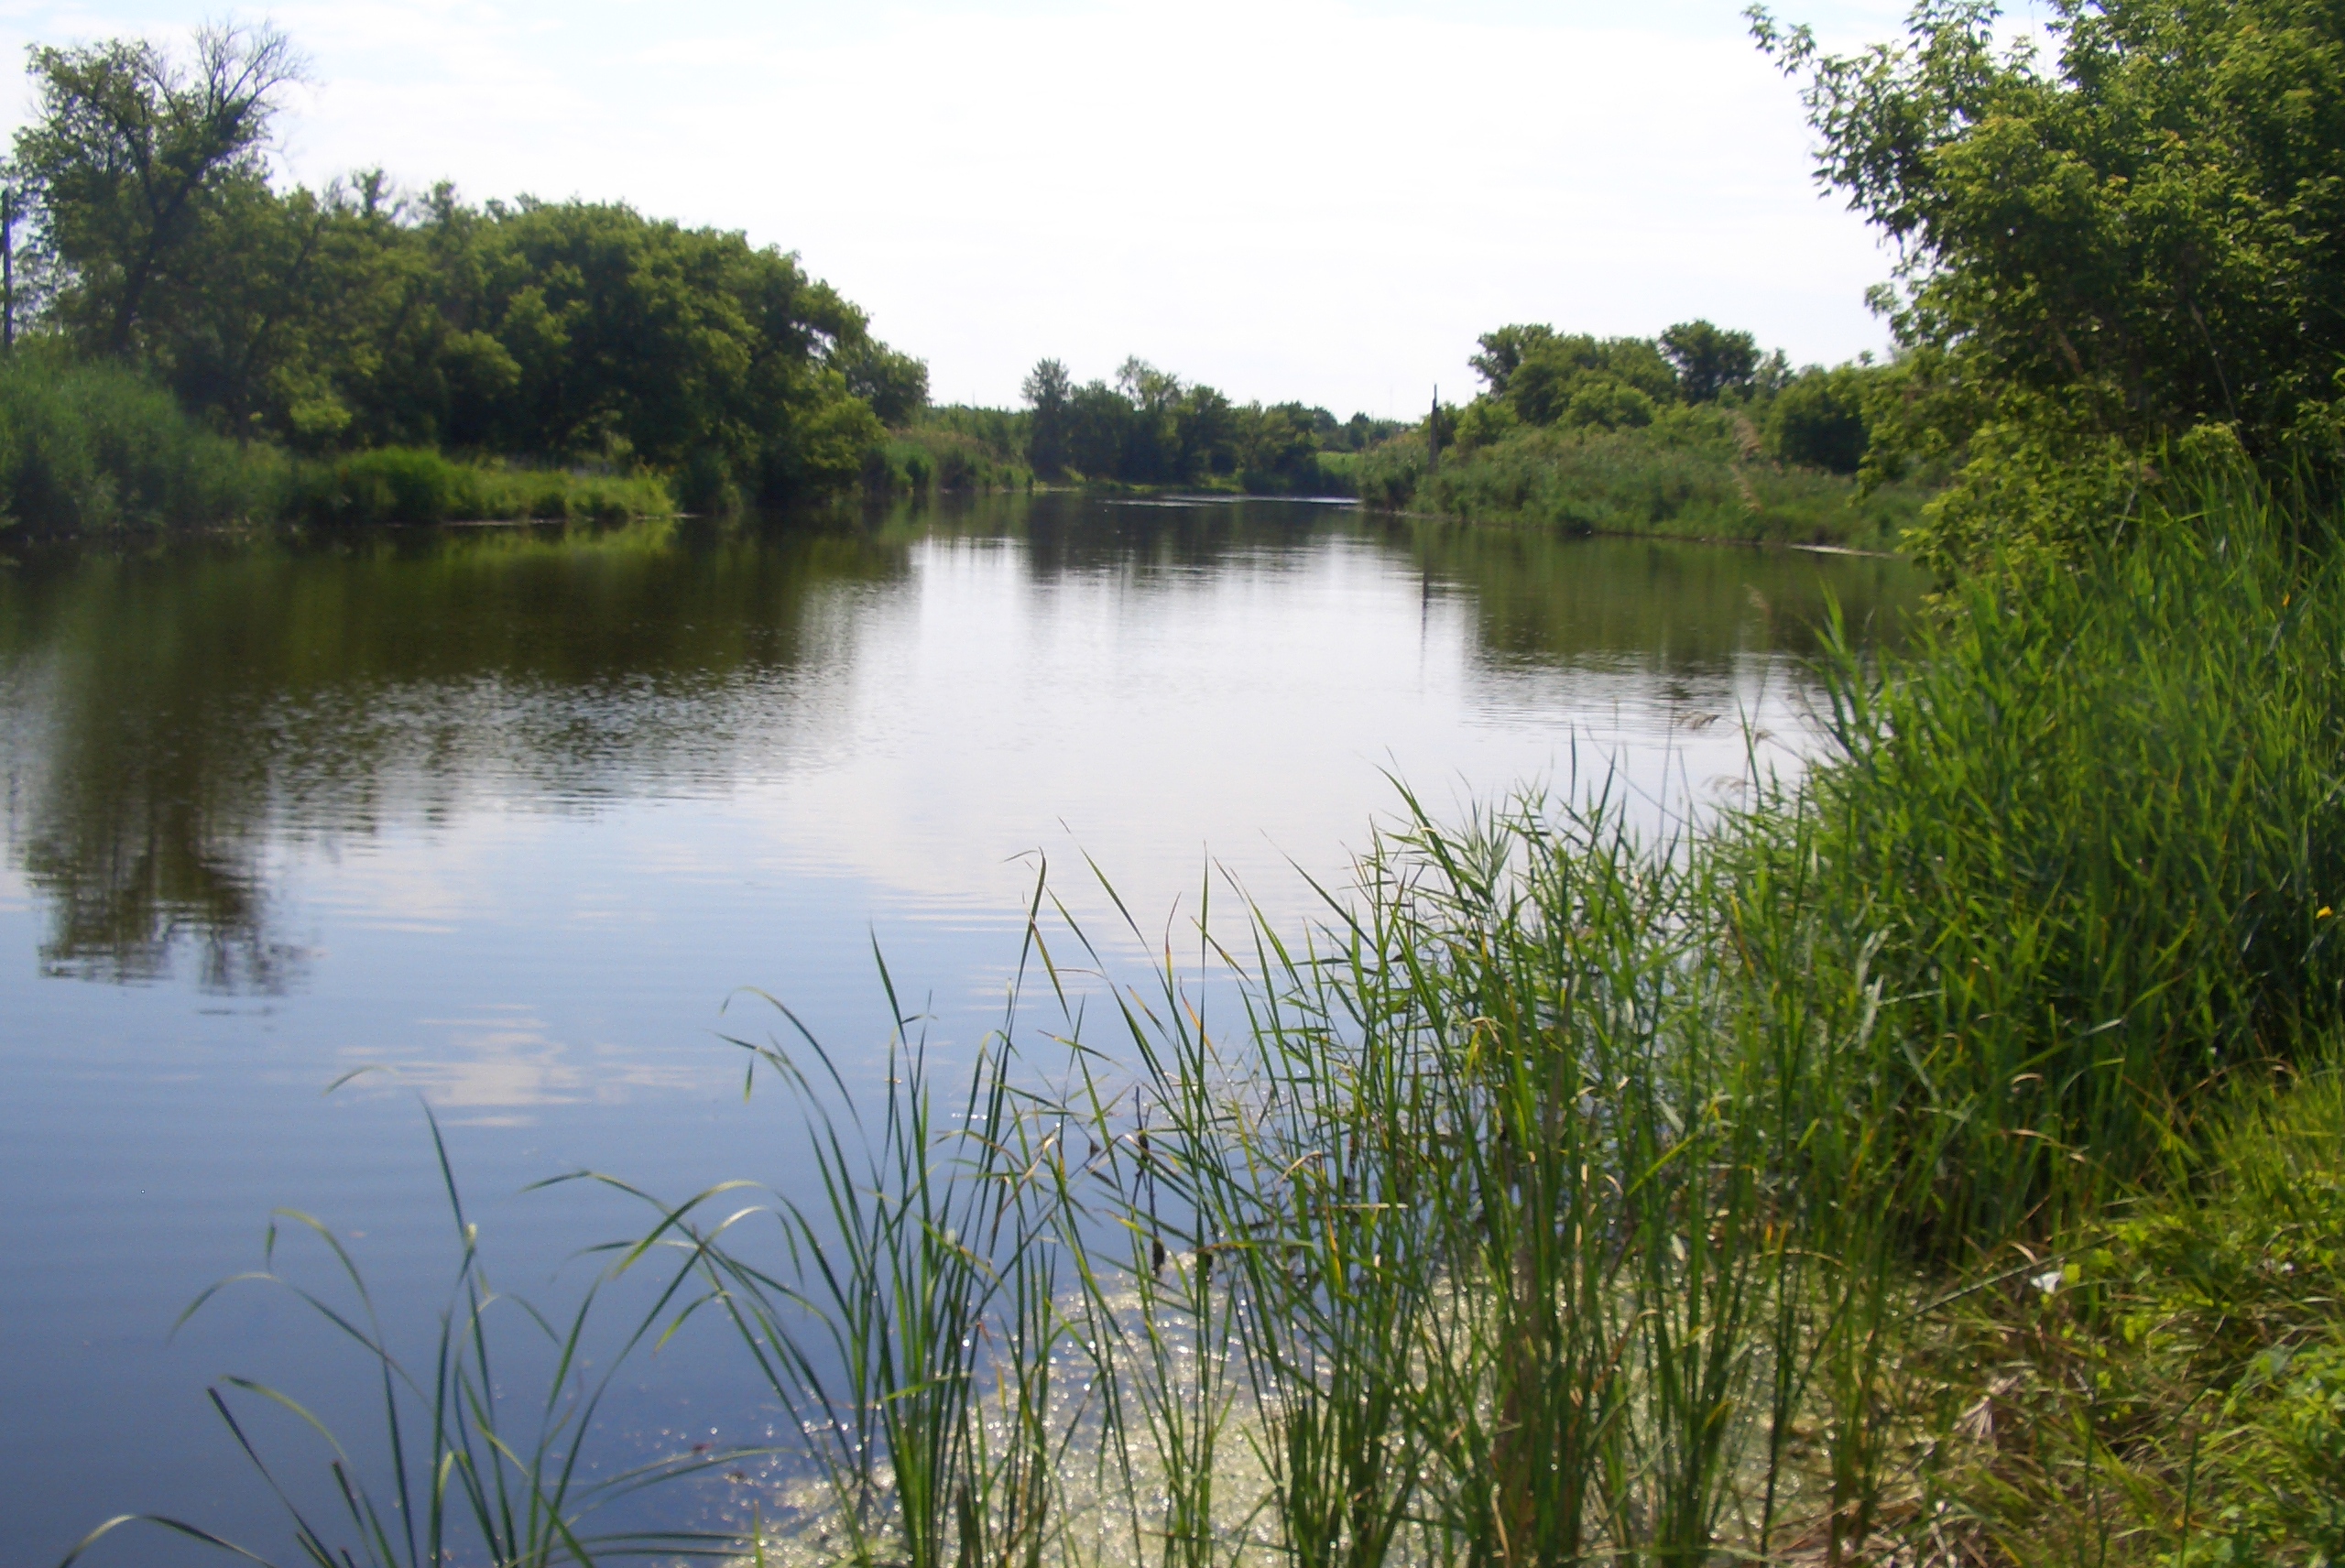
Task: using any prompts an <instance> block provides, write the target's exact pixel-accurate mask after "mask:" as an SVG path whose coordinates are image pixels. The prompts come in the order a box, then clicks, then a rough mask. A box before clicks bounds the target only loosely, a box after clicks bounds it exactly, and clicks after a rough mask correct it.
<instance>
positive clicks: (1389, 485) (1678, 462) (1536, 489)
mask: <svg viewBox="0 0 2345 1568" xmlns="http://www.w3.org/2000/svg"><path fill="white" fill-rule="evenodd" d="M1355 485H1356V489H1357V493H1358V495H1360V496H1361V497H1362V498H1363V499H1365V500H1366V501H1368V503H1369V505H1371V506H1383V507H1389V508H1392V509H1395V510H1403V511H1420V512H1430V513H1434V514H1437V515H1440V516H1443V517H1456V518H1461V519H1464V520H1467V521H1472V522H1488V523H1498V524H1502V525H1508V526H1522V527H1536V528H1553V529H1556V530H1560V531H1563V532H1565V533H1583V534H1585V533H1607V534H1645V535H1652V536H1655V537H1660V538H1669V539H1740V540H1750V541H1764V542H1773V543H1785V544H1789V543H1800V544H1829V545H1838V546H1843V547H1847V548H1853V549H1862V550H1894V549H1896V548H1897V545H1898V542H1899V539H1900V537H1901V535H1902V534H1903V531H1904V530H1905V529H1906V528H1910V527H1912V526H1913V525H1914V523H1915V522H1917V521H1918V520H1919V518H1920V516H1921V504H1922V501H1923V499H1924V498H1925V495H1926V492H1925V490H1924V489H1922V488H1921V487H1920V486H1917V485H1887V486H1883V487H1881V488H1880V489H1878V490H1876V491H1874V492H1872V493H1871V494H1870V495H1865V494H1860V491H1859V486H1858V484H1857V481H1856V480H1855V479H1854V478H1852V477H1849V476H1845V475H1841V474H1829V473H1827V472H1825V471H1823V470H1821V469H1815V468H1803V467H1799V466H1796V465H1787V464H1784V463H1778V462H1775V461H1772V460H1771V459H1770V458H1768V457H1766V456H1765V455H1763V453H1762V452H1761V451H1760V450H1759V442H1758V441H1757V437H1756V434H1755V432H1753V431H1751V430H1748V429H1744V430H1738V428H1737V426H1736V423H1735V419H1734V416H1733V414H1732V413H1731V412H1730V411H1727V410H1721V409H1718V408H1711V407H1704V408H1671V409H1667V410H1664V411H1663V415H1662V416H1661V417H1660V418H1659V419H1656V420H1655V421H1654V422H1653V423H1652V424H1651V425H1646V426H1641V427H1638V428H1635V429H1628V430H1602V429H1597V428H1587V429H1580V430H1573V429H1567V428H1565V427H1562V426H1554V427H1547V428H1526V429H1520V430H1509V431H1507V432H1506V433H1505V434H1503V435H1501V436H1500V437H1499V438H1498V439H1497V440H1495V441H1489V442H1488V443H1486V444H1480V445H1461V446H1458V447H1455V448H1452V449H1451V450H1450V451H1447V452H1444V453H1443V454H1442V458H1441V461H1440V462H1439V463H1438V464H1436V465H1434V466H1432V467H1430V468H1429V467H1428V464H1427V452H1426V446H1425V441H1424V437H1423V432H1417V433H1415V434H1413V435H1412V436H1407V437H1403V438H1402V439H1400V440H1398V441H1391V442H1388V443H1387V444H1385V445H1383V446H1381V447H1378V448H1376V449H1374V450H1372V451H1370V452H1366V453H1364V454H1362V455H1361V457H1360V458H1359V460H1358V465H1357V470H1356V475H1355Z"/></svg>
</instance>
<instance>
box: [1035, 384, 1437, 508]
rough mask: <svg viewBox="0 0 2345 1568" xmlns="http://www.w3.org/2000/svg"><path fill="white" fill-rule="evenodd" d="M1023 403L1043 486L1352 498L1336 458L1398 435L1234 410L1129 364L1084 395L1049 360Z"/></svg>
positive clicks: (1325, 415) (1298, 414) (1323, 414)
mask: <svg viewBox="0 0 2345 1568" xmlns="http://www.w3.org/2000/svg"><path fill="white" fill-rule="evenodd" d="M1025 394H1026V400H1027V402H1028V404H1029V405H1031V408H1030V411H1028V412H1027V413H1025V414H1024V415H1022V416H1019V417H1020V418H1022V420H1023V431H1024V434H1025V438H1026V442H1027V445H1026V451H1027V454H1028V456H1029V458H1030V460H1031V463H1032V465H1033V470H1034V473H1035V474H1037V475H1039V476H1041V477H1042V478H1045V479H1053V478H1063V477H1068V476H1074V477H1077V478H1083V479H1089V480H1093V481H1101V482H1106V483H1109V484H1118V485H1184V486H1197V485H1216V486H1220V487H1225V488H1227V487H1232V486H1235V487H1237V488H1240V489H1244V490H1247V491H1249V492H1251V493H1254V494H1257V495H1346V494H1349V493H1350V486H1351V484H1352V477H1353V473H1354V470H1355V469H1356V467H1357V466H1358V465H1357V464H1356V463H1350V462H1344V461H1339V460H1333V459H1332V456H1331V454H1336V453H1343V454H1347V455H1348V454H1351V453H1357V452H1363V451H1365V450H1366V449H1367V448H1369V447H1370V446H1373V445H1374V444H1375V443H1376V442H1378V441H1382V440H1384V439H1386V438H1387V437H1389V436H1390V435H1391V434H1392V433H1393V432H1394V431H1395V430H1398V429H1400V427H1399V426H1398V425H1397V424H1395V423H1393V422H1392V421H1391V420H1378V419H1370V418H1369V416H1367V415H1366V414H1354V415H1353V416H1352V417H1351V419H1349V420H1348V421H1346V422H1338V421H1337V420H1336V417H1335V416H1334V415H1333V414H1331V413H1329V412H1328V411H1327V410H1326V409H1325V408H1312V407H1309V406H1307V405H1305V404H1302V403H1274V404H1269V405H1264V404H1260V403H1247V404H1235V403H1232V402H1231V401H1230V400H1229V399H1228V397H1226V396H1225V395H1223V394H1222V393H1221V392H1220V391H1219V390H1217V389H1216V388H1214V387H1207V386H1204V385H1202V384H1195V383H1190V382H1184V381H1183V380H1182V379H1181V378H1180V377H1178V376H1173V375H1171V374H1169V373H1167V372H1165V371H1162V370H1159V369H1158V368H1156V366H1154V365H1150V364H1149V363H1148V362H1147V361H1145V360H1141V359H1130V360H1127V361H1125V363H1124V365H1123V367H1122V369H1121V370H1119V371H1118V373H1117V379H1116V383H1115V385H1113V386H1109V385H1108V384H1107V382H1104V381H1092V382H1088V383H1086V384H1085V385H1083V386H1080V387H1078V386H1076V385H1075V384H1074V380H1073V378H1072V377H1071V376H1068V374H1067V371H1066V367H1065V366H1064V365H1062V364H1060V363H1059V362H1058V361H1057V360H1054V359H1046V360H1043V361H1042V362H1040V363H1039V364H1037V365H1035V367H1034V369H1033V372H1032V373H1031V375H1029V376H1027V378H1026V385H1025ZM1005 417H1007V416H1005Z"/></svg>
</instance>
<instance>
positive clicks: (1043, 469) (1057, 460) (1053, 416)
mask: <svg viewBox="0 0 2345 1568" xmlns="http://www.w3.org/2000/svg"><path fill="white" fill-rule="evenodd" d="M1020 390H1021V391H1022V392H1024V394H1025V396H1026V401H1027V403H1028V404H1029V405H1030V406H1031V408H1033V410H1034V415H1033V419H1032V421H1031V423H1030V424H1029V425H1028V427H1027V434H1026V462H1027V463H1028V465H1029V466H1031V468H1032V469H1033V470H1034V472H1035V474H1038V475H1040V476H1041V477H1042V478H1044V479H1055V478H1057V477H1058V476H1059V475H1060V474H1064V473H1065V472H1066V465H1067V462H1068V457H1067V452H1068V446H1067V442H1068V438H1069V437H1070V436H1071V434H1072V433H1073V432H1072V430H1070V428H1069V423H1068V420H1069V409H1068V402H1069V399H1070V398H1071V397H1073V396H1074V381H1073V380H1072V379H1071V378H1070V377H1069V376H1067V373H1066V366H1065V365H1062V364H1060V363H1059V362H1058V361H1057V360H1055V359H1044V360H1038V361H1036V362H1035V365H1034V368H1033V369H1032V370H1031V371H1030V372H1028V373H1027V376H1026V384H1025V386H1024V387H1021V388H1020Z"/></svg>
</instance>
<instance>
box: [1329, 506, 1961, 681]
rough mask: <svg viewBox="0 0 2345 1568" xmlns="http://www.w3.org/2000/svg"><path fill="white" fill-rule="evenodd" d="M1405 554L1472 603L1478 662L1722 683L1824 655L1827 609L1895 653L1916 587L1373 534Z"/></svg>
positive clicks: (1812, 573) (1782, 558)
mask: <svg viewBox="0 0 2345 1568" xmlns="http://www.w3.org/2000/svg"><path fill="white" fill-rule="evenodd" d="M1369 526H1371V527H1381V528H1384V529H1385V530H1387V533H1386V537H1387V538H1388V539H1390V540H1391V542H1392V544H1393V545H1394V546H1395V547H1396V548H1402V549H1406V550H1411V551H1412V552H1413V553H1414V554H1415V556H1416V558H1417V560H1418V561H1419V562H1420V564H1421V567H1422V569H1423V572H1425V574H1426V582H1427V584H1428V587H1430V586H1431V585H1433V584H1434V583H1439V584H1442V585H1444V586H1447V587H1456V588H1460V589H1464V590H1466V591H1467V593H1470V595H1471V597H1472V599H1473V602H1474V606H1475V614H1476V616H1477V619H1478V628H1479V633H1480V636H1479V641H1480V643H1481V645H1482V650H1483V652H1484V653H1485V654H1486V655H1489V656H1490V657H1493V658H1497V659H1517V660H1525V661H1532V662H1537V663H1543V664H1544V663H1555V662H1566V663H1578V662H1587V661H1590V660H1599V659H1600V660H1603V661H1607V662H1612V663H1623V662H1634V663H1637V664H1640V665H1641V666H1643V667H1644V668H1647V669H1651V670H1656V671H1665V672H1670V673H1679V674H1682V673H1692V672H1696V671H1702V672H1713V673H1714V672H1718V671H1721V670H1726V669H1727V668H1729V667H1730V666H1731V665H1732V664H1733V663H1734V661H1735V659H1737V658H1738V657H1739V656H1740V655H1743V654H1746V653H1754V652H1761V651H1774V652H1784V653H1790V654H1793V655H1794V656H1796V657H1801V658H1806V657H1809V656H1812V655H1814V654H1816V652H1818V651H1820V649H1821V648H1822V643H1821V640H1820V637H1819V635H1818V630H1819V628H1820V627H1821V626H1823V624H1824V622H1825V620H1826V616H1827V604H1828V603H1830V602H1832V601H1837V602H1838V605H1839V607H1840V613H1841V615H1843V616H1844V617H1845V619H1846V620H1847V622H1848V624H1849V626H1851V627H1853V628H1857V629H1858V630H1859V631H1860V633H1862V634H1863V635H1864V636H1865V640H1866V641H1868V642H1869V643H1871V644H1874V645H1879V644H1881V643H1882V642H1885V641H1894V639H1895V637H1896V636H1897V633H1898V630H1899V627H1900V626H1901V624H1902V619H1903V615H1904V614H1905V613H1906V611H1907V610H1908V609H1910V608H1911V607H1912V606H1913V605H1914V604H1915V603H1916V602H1917V598H1918V595H1919V593H1920V591H1921V588H1922V586H1923V582H1922V578H1921V576H1920V574H1919V573H1918V572H1915V570H1914V568H1913V567H1912V566H1911V565H1909V564H1908V563H1907V562H1905V561H1892V560H1884V559H1880V558H1872V557H1862V556H1826V555H1816V554H1812V553H1809V552H1806V551H1801V550H1759V549H1750V548H1737V547H1733V546H1725V545H1719V546H1702V545H1684V544H1671V543H1668V542H1665V541H1652V540H1644V539H1568V538H1564V537H1561V536H1559V535H1556V534H1553V533H1547V532H1543V531H1541V530H1538V529H1528V528H1525V529H1516V528H1474V527H1467V526H1464V525H1457V524H1443V523H1423V522H1414V521H1402V522H1381V523H1370V524H1369Z"/></svg>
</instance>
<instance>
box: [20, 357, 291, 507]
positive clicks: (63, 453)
mask: <svg viewBox="0 0 2345 1568" xmlns="http://www.w3.org/2000/svg"><path fill="white" fill-rule="evenodd" d="M293 478H294V475H293V464H292V463H291V462H290V461H289V459H287V458H286V457H285V456H284V454H282V453H281V452H276V451H274V450H272V449H269V448H267V447H259V446H249V445H243V444H240V443H238V442H235V441H229V440H227V439H225V438H224V437H222V436H218V435H215V434H213V432H211V431H210V430H205V429H204V428H203V427H202V425H201V424H200V423H198V422H197V421H195V420H193V419H190V418H189V417H188V416H187V415H186V414H184V413H182V412H181V411H180V408H179V405H178V404H177V403H175V402H174V401H173V400H172V398H171V396H170V394H169V393H168V392H166V391H164V390H162V389H161V388H160V387H155V386H153V385H151V384H150V383H148V382H147V381H146V380H144V379H143V378H141V377H140V376H136V375H134V374H132V373H131V372H129V371H127V370H125V369H122V368H120V367H118V366H115V365H84V364H78V363H72V362H69V361H61V360H60V359H59V358H57V357H56V356H55V355H53V354H47V353H43V352H40V349H39V347H38V345H34V344H27V345H25V346H23V347H20V348H18V349H17V350H16V352H15V353H13V354H9V355H7V356H6V357H5V358H0V527H6V526H8V525H11V524H14V525H18V526H21V527H24V528H27V529H30V530H33V531H36V532H40V533H49V534H64V533H101V532H108V531H113V530H118V529H151V528H160V527H164V526H166V525H183V526H194V527H215V528H216V527H224V526H234V525H237V524H244V523H259V522H267V521H269V520H271V519H273V518H275V517H278V516H279V515H280V514H281V513H282V512H283V510H284V508H285V506H286V505H287V502H288V499H289V495H291V493H292V487H293Z"/></svg>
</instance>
